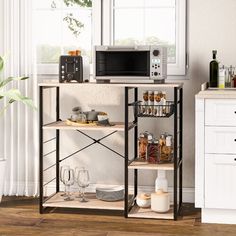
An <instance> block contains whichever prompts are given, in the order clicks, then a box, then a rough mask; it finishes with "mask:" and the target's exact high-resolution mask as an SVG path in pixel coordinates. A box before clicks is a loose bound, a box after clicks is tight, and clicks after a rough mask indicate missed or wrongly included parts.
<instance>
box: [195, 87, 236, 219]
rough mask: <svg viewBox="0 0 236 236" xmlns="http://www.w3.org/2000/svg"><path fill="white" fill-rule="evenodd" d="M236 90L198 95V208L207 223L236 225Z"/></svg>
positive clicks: (196, 176)
mask: <svg viewBox="0 0 236 236" xmlns="http://www.w3.org/2000/svg"><path fill="white" fill-rule="evenodd" d="M235 156H236V89H234V88H233V89H208V88H207V86H206V84H204V85H203V86H202V91H200V92H199V93H198V94H196V97H195V207H198V208H201V209H202V210H201V221H202V222H203V223H220V224H236V202H235V196H236V171H235V170H236V158H235Z"/></svg>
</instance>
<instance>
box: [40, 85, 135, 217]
mask: <svg viewBox="0 0 236 236" xmlns="http://www.w3.org/2000/svg"><path fill="white" fill-rule="evenodd" d="M51 88H55V87H53V86H52V87H50V86H40V87H39V194H40V197H39V211H40V213H41V214H43V213H44V212H45V207H43V203H44V202H45V201H47V200H48V199H50V198H51V197H52V196H54V195H55V194H56V193H58V192H60V180H59V170H60V163H61V162H63V161H65V160H66V159H68V158H70V157H72V156H74V155H75V154H77V153H79V152H81V151H83V150H85V149H87V148H89V147H91V146H92V145H94V144H99V145H101V146H103V147H104V148H106V149H108V150H110V151H111V152H113V153H115V154H116V155H117V156H119V157H122V158H125V156H124V155H122V154H120V153H118V152H117V151H115V150H113V149H112V148H110V147H108V146H107V145H105V144H103V143H101V141H102V140H103V139H105V138H107V137H109V136H111V135H113V134H115V133H116V132H118V131H117V130H114V131H112V132H111V133H109V134H107V135H105V136H103V137H101V138H99V139H94V138H93V137H91V136H89V135H88V134H86V133H85V132H83V131H81V130H76V131H77V132H78V133H80V134H82V135H84V136H85V137H87V138H89V139H91V140H92V142H91V143H90V144H88V145H86V146H84V147H82V148H80V149H79V150H77V151H75V152H73V153H71V154H70V155H68V156H66V157H64V158H62V159H60V130H59V129H56V137H54V138H51V139H49V140H46V141H44V140H43V126H44V125H49V124H44V121H43V109H44V107H43V91H44V90H45V89H51ZM56 121H61V119H60V88H59V87H56ZM52 123H54V122H52ZM133 126H134V125H133V124H132V125H131V126H128V128H127V129H128V130H129V129H131V128H132V127H133ZM53 140H56V149H55V150H53V151H50V152H48V153H46V154H44V152H43V149H44V148H43V146H44V144H46V143H48V142H51V141H53ZM54 152H56V161H55V164H52V165H50V166H48V167H47V168H45V169H44V167H43V163H44V158H45V157H47V156H49V155H50V154H52V153H54ZM55 166H56V176H55V177H54V178H53V179H51V180H49V181H48V182H47V183H44V178H43V176H44V172H45V171H47V170H49V169H51V168H52V167H55ZM54 180H56V192H55V193H54V194H52V195H51V196H49V197H47V198H46V199H45V198H44V193H43V188H44V186H46V185H48V184H49V183H51V182H52V181H54ZM46 208H48V207H46Z"/></svg>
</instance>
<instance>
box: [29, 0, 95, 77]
mask: <svg viewBox="0 0 236 236" xmlns="http://www.w3.org/2000/svg"><path fill="white" fill-rule="evenodd" d="M33 16H34V32H33V36H34V40H35V44H36V51H37V52H36V55H37V65H38V73H39V74H58V62H59V56H60V55H62V54H67V52H68V51H70V50H76V49H80V50H81V52H82V56H83V59H84V63H85V64H87V65H89V63H91V52H92V0H40V1H38V0H34V12H33Z"/></svg>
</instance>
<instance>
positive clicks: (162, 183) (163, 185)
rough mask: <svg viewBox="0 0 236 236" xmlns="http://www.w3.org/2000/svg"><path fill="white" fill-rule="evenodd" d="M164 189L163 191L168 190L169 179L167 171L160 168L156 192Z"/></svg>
mask: <svg viewBox="0 0 236 236" xmlns="http://www.w3.org/2000/svg"><path fill="white" fill-rule="evenodd" d="M158 190H162V191H163V192H168V181H167V179H166V171H165V170H158V171H157V178H156V181H155V192H157V191H158Z"/></svg>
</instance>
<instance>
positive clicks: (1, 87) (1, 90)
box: [0, 56, 35, 202]
mask: <svg viewBox="0 0 236 236" xmlns="http://www.w3.org/2000/svg"><path fill="white" fill-rule="evenodd" d="M3 67H4V59H3V58H2V57H1V56H0V119H1V116H2V115H3V114H4V112H5V110H6V109H7V108H8V107H9V106H10V105H11V104H12V103H14V102H17V101H18V102H22V103H24V104H25V105H28V106H30V107H32V108H34V109H35V106H34V104H33V101H32V100H31V99H30V98H28V97H25V96H23V95H22V94H21V92H20V91H19V90H18V89H15V88H11V89H7V88H6V86H7V85H8V84H9V83H11V82H12V81H20V80H26V79H28V77H8V78H5V79H4V78H2V77H1V73H2V71H3ZM4 99H6V105H4V102H3V100H4ZM5 169H6V158H5V157H3V156H2V153H0V202H1V199H2V194H3V187H4V179H5V178H4V176H5Z"/></svg>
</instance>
